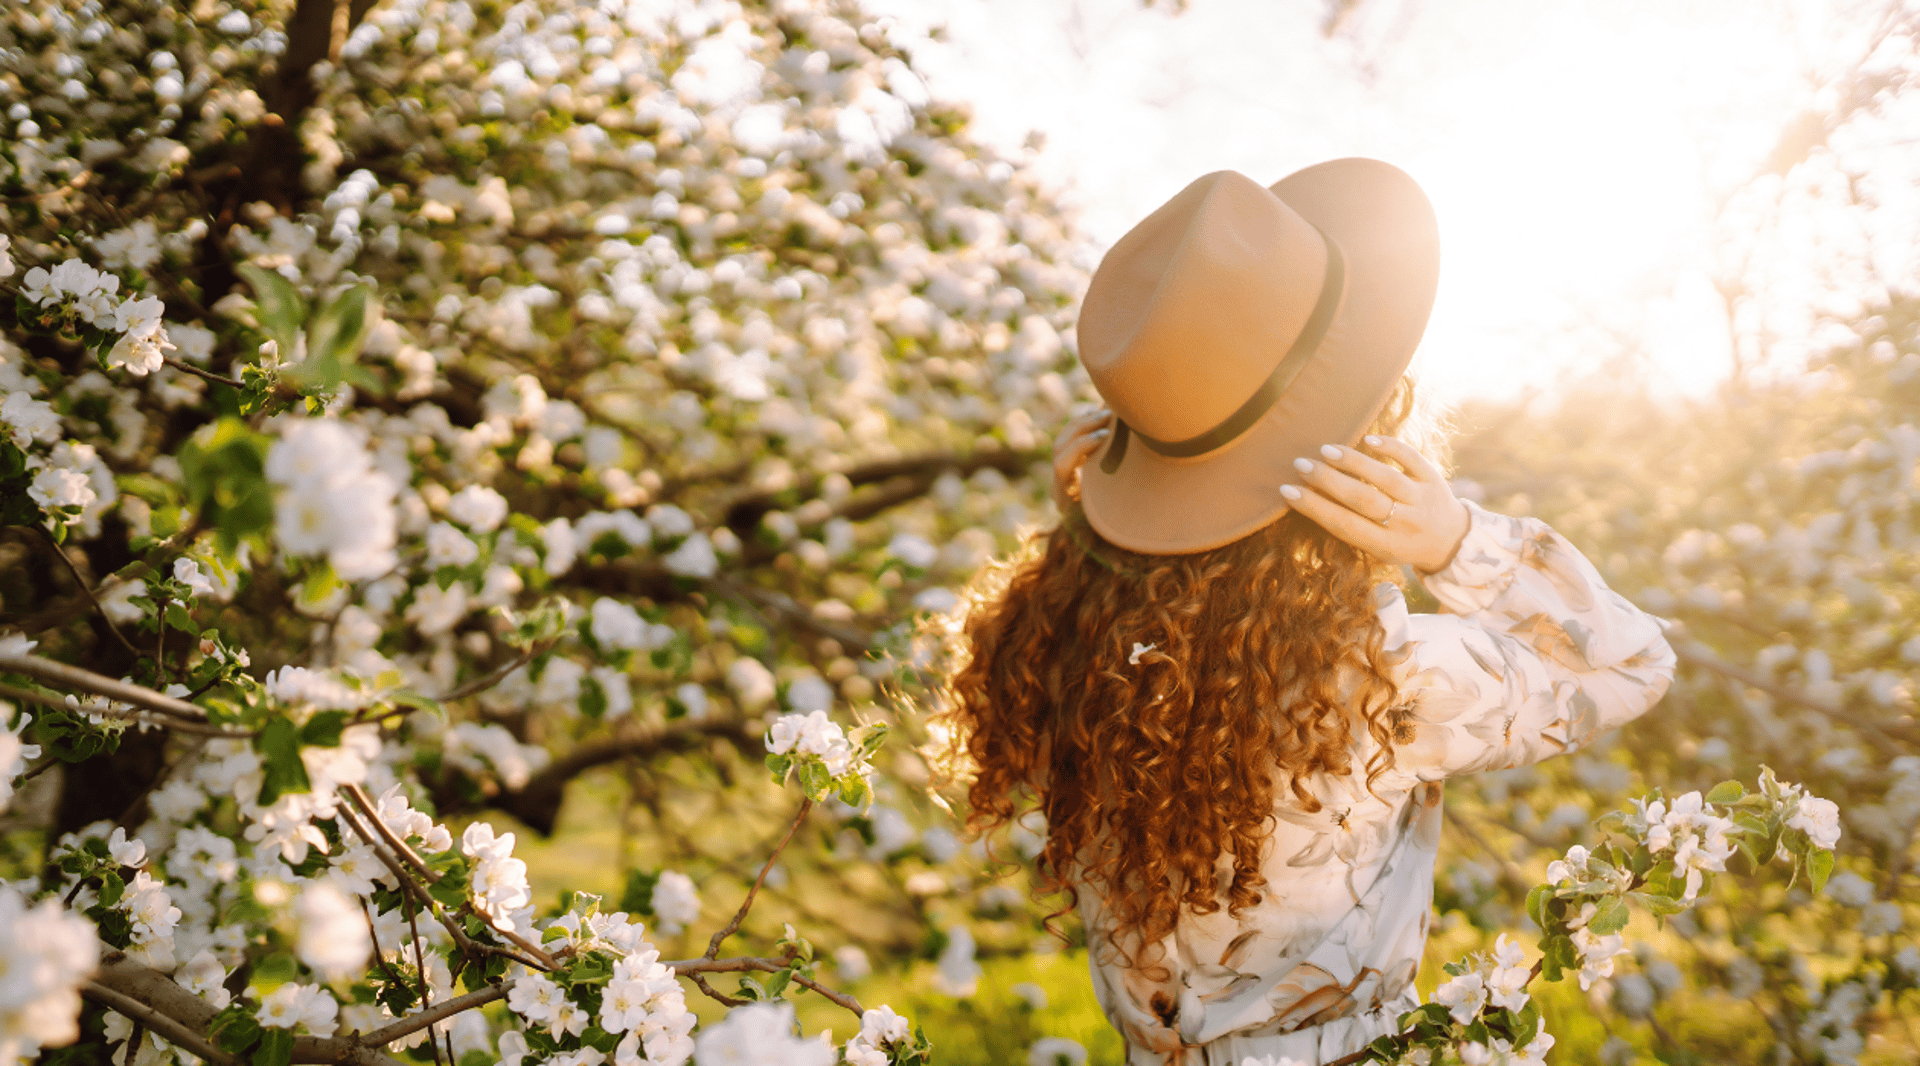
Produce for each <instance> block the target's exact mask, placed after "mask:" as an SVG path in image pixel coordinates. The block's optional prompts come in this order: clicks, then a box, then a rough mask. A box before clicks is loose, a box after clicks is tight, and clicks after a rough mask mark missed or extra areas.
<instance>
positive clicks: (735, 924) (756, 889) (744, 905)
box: [703, 797, 813, 959]
mask: <svg viewBox="0 0 1920 1066" xmlns="http://www.w3.org/2000/svg"><path fill="white" fill-rule="evenodd" d="M812 810H813V799H812V798H811V797H809V798H807V799H803V800H801V801H800V810H799V812H798V813H796V814H795V815H794V816H793V822H792V824H790V825H788V826H787V831H786V833H785V834H784V835H782V836H781V837H780V842H779V843H778V844H775V845H774V846H773V853H772V854H771V855H768V856H767V861H766V863H765V864H764V865H762V866H761V867H760V876H758V877H756V878H754V879H753V887H752V888H750V889H748V890H747V898H746V899H743V900H741V901H740V909H739V910H737V911H735V912H734V913H733V921H730V922H728V923H727V926H726V928H725V929H722V930H720V931H719V932H717V933H715V934H713V939H711V940H709V941H707V953H706V955H704V956H703V958H707V959H713V958H717V957H718V956H719V954H720V945H721V944H722V943H724V942H725V941H726V939H727V938H728V937H730V936H732V935H733V934H734V933H736V932H738V931H739V930H740V923H741V922H744V921H746V920H747V911H748V910H749V909H751V908H752V907H753V898H754V897H755V896H757V895H759V893H760V886H761V884H763V883H764V882H765V881H766V879H767V873H768V872H769V871H771V870H772V869H773V864H774V862H775V860H777V859H779V858H780V853H781V852H782V851H784V850H786V847H787V843H788V842H789V841H791V840H792V839H793V834H795V833H797V832H799V831H800V823H802V822H804V821H806V820H807V814H808V812H810V811H812Z"/></svg>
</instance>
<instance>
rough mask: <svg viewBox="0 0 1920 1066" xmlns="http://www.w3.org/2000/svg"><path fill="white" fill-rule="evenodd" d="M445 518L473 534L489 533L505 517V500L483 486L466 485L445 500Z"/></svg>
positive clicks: (497, 527)
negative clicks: (471, 531) (464, 527)
mask: <svg viewBox="0 0 1920 1066" xmlns="http://www.w3.org/2000/svg"><path fill="white" fill-rule="evenodd" d="M447 517H449V518H451V519H453V520H454V521H455V522H458V523H460V524H461V525H463V526H466V527H467V528H468V529H471V530H473V531H474V532H475V533H491V532H493V531H494V530H496V529H499V528H500V523H501V522H503V521H505V520H506V517H507V498H506V497H505V496H502V495H500V494H499V493H498V492H495V491H494V490H492V489H490V488H487V487H486V486H485V485H468V486H467V487H466V488H463V489H461V490H460V491H459V492H456V493H454V494H453V495H452V496H451V497H450V498H449V499H448V500H447Z"/></svg>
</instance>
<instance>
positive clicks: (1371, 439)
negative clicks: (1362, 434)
mask: <svg viewBox="0 0 1920 1066" xmlns="http://www.w3.org/2000/svg"><path fill="white" fill-rule="evenodd" d="M1379 446H1380V438H1379V437H1375V436H1368V437H1367V447H1369V448H1378V447H1379Z"/></svg>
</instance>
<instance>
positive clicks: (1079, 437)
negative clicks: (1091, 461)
mask: <svg viewBox="0 0 1920 1066" xmlns="http://www.w3.org/2000/svg"><path fill="white" fill-rule="evenodd" d="M1112 421H1113V412H1112V411H1109V410H1107V409H1106V408H1104V407H1102V408H1100V409H1099V410H1097V411H1093V412H1091V413H1089V414H1084V415H1081V416H1080V417H1079V418H1074V419H1069V420H1068V421H1067V424H1066V425H1065V426H1064V427H1062V428H1061V430H1060V435H1059V436H1057V437H1055V438H1053V505H1054V506H1055V507H1057V508H1059V510H1060V513H1061V514H1066V513H1067V509H1068V508H1069V507H1071V506H1073V501H1075V500H1077V499H1079V498H1080V468H1081V467H1082V466H1085V465H1086V463H1087V457H1088V456H1090V455H1092V454H1093V450H1094V449H1095V448H1098V447H1099V446H1100V444H1101V442H1102V441H1104V440H1106V439H1107V437H1108V436H1109V435H1111V434H1112V433H1113V427H1112V426H1111V425H1110V423H1111V422H1112Z"/></svg>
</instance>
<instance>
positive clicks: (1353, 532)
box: [1056, 436, 1469, 574]
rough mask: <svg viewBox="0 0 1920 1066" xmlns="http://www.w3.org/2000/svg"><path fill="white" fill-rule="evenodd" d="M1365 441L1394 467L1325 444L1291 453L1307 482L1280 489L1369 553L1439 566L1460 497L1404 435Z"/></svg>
mask: <svg viewBox="0 0 1920 1066" xmlns="http://www.w3.org/2000/svg"><path fill="white" fill-rule="evenodd" d="M1365 444H1366V447H1367V449H1368V450H1369V451H1372V452H1373V453H1375V454H1376V455H1379V456H1381V457H1383V458H1386V459H1390V460H1392V461H1393V463H1396V464H1398V467H1397V468H1396V467H1395V466H1394V465H1392V464H1389V463H1383V462H1381V461H1380V460H1379V459H1375V458H1373V457H1372V456H1369V455H1366V454H1364V453H1362V452H1361V451H1359V450H1358V449H1355V448H1337V447H1334V446H1333V445H1331V444H1329V445H1325V446H1323V447H1322V448H1321V449H1320V454H1319V455H1317V456H1314V457H1313V458H1311V459H1304V458H1303V459H1295V460H1294V461H1293V465H1294V467H1295V468H1296V469H1298V470H1299V471H1300V473H1301V476H1302V477H1303V478H1304V479H1305V481H1306V486H1305V487H1304V489H1303V488H1297V487H1295V486H1293V485H1282V486H1281V487H1280V495H1281V496H1283V497H1285V499H1286V501H1287V503H1288V504H1289V505H1290V506H1291V507H1292V508H1293V509H1294V510H1296V511H1299V512H1300V513H1301V514H1304V515H1306V516H1307V517H1308V518H1311V519H1313V520H1314V521H1315V522H1318V523H1319V524H1320V528H1322V529H1325V530H1326V531H1327V532H1329V533H1331V534H1333V535H1334V536H1336V537H1339V538H1340V539H1341V540H1344V541H1346V542H1347V543H1348V544H1351V545H1353V546H1354V547H1356V548H1359V549H1360V550H1361V551H1363V552H1366V553H1367V554H1368V555H1371V556H1373V557H1374V558H1376V559H1380V560H1383V561H1385V562H1388V563H1395V564H1398V563H1410V564H1412V565H1413V567H1414V568H1415V569H1416V570H1419V571H1420V572H1422V573H1427V574H1431V573H1433V572H1434V571H1436V570H1441V569H1443V568H1445V567H1446V565H1447V564H1448V563H1450V562H1452V561H1453V553H1454V552H1455V551H1457V550H1459V547H1460V542H1461V541H1462V540H1464V539H1465V538H1466V535H1467V525H1468V521H1469V519H1468V517H1467V507H1466V505H1465V504H1463V503H1461V502H1460V501H1459V500H1457V499H1455V498H1454V496H1453V489H1451V488H1449V487H1448V486H1447V479H1446V478H1445V477H1443V476H1442V475H1441V473H1440V471H1439V470H1436V469H1435V468H1434V466H1433V464H1432V463H1430V462H1428V461H1427V457H1426V456H1424V455H1421V454H1420V453H1419V452H1417V451H1415V450H1414V449H1413V448H1412V447H1411V446H1409V445H1408V444H1406V443H1405V442H1404V441H1399V440H1395V439H1394V438H1392V437H1372V436H1370V437H1367V438H1366V441H1365ZM1056 454H1057V453H1056ZM1403 471H1404V472H1403Z"/></svg>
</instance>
